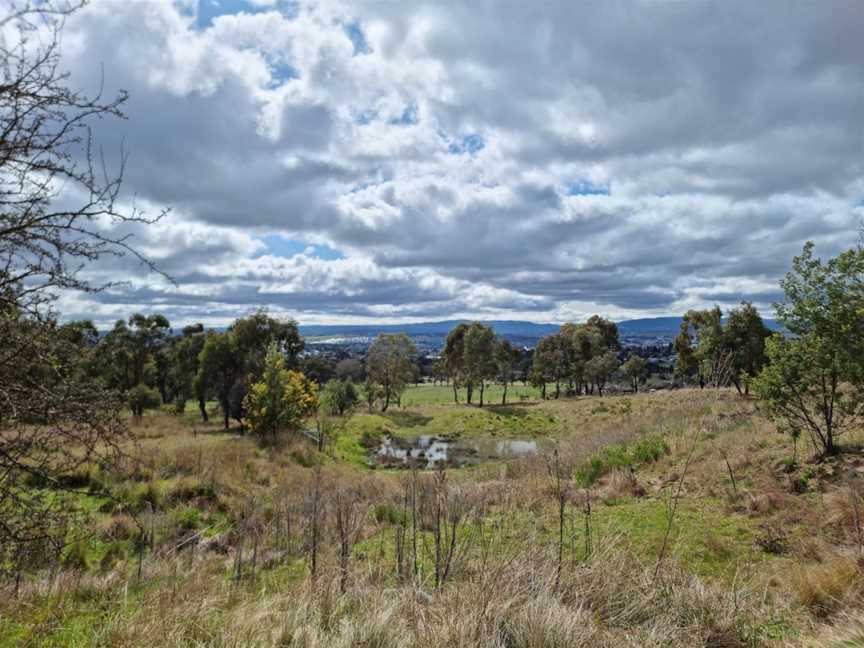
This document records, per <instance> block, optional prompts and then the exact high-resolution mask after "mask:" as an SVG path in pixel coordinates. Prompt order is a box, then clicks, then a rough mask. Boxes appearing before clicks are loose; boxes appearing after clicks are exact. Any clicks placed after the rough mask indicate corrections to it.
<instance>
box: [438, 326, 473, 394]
mask: <svg viewBox="0 0 864 648" xmlns="http://www.w3.org/2000/svg"><path fill="white" fill-rule="evenodd" d="M467 330H468V325H467V324H465V323H464V322H460V323H459V324H457V325H456V326H454V327H453V328H452V329H451V330H450V332H449V333H448V334H447V340H446V341H445V342H444V351H443V353H442V357H443V359H444V366H445V367H446V368H447V375H448V376H450V380H451V382H452V383H453V402H454V403H458V402H459V392H458V389H459V387H460V386H462V383H463V382H464V383H465V389H466V392H467V393H466V400H467V401H468V403H470V402H471V392H472V385H471V383H470V382H467V380H466V377H465V333H466V331H467Z"/></svg>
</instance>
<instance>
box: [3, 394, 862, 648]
mask: <svg viewBox="0 0 864 648" xmlns="http://www.w3.org/2000/svg"><path fill="white" fill-rule="evenodd" d="M409 396H410V397H411V398H412V399H414V400H409V398H408V397H409ZM451 397H452V391H450V390H449V388H447V387H446V386H445V387H433V386H421V387H416V388H412V389H410V390H409V391H408V392H407V393H406V398H405V399H403V405H404V407H395V406H394V407H393V408H391V410H390V411H388V412H386V413H381V412H374V413H371V414H370V413H368V412H365V411H359V412H357V413H355V414H354V415H353V416H352V417H351V418H350V420H348V421H345V422H344V424H343V425H341V426H337V428H339V429H340V431H339V432H338V433H337V434H336V435H335V436H334V437H333V439H331V442H330V445H329V447H328V449H327V452H326V453H325V454H324V455H323V456H322V455H318V454H317V453H316V451H315V450H314V448H313V447H312V445H311V444H310V443H309V442H308V441H306V440H305V439H297V440H293V441H292V440H286V442H285V443H284V444H282V445H279V446H278V447H260V446H258V445H257V444H256V443H255V441H254V439H251V438H249V437H240V436H238V435H236V434H235V433H233V432H229V433H225V432H224V431H222V430H221V426H220V421H219V419H218V416H217V417H214V421H213V422H211V423H209V424H206V425H205V424H202V423H201V422H200V420H199V419H198V418H197V408H195V409H194V410H193V409H192V407H191V404H190V408H188V409H187V412H185V413H184V414H183V415H182V416H174V415H171V414H167V413H164V412H153V413H150V414H148V415H147V416H146V417H145V420H144V421H143V422H142V424H141V425H140V426H138V427H136V428H135V429H136V432H137V434H138V437H139V442H138V446H137V447H136V448H134V449H132V448H130V451H134V453H135V455H136V458H137V462H136V466H135V470H134V472H133V474H127V475H122V476H121V475H117V474H111V473H107V472H103V471H96V470H88V471H82V473H81V474H80V475H76V476H75V477H74V481H75V483H76V485H77V486H78V487H80V488H81V489H82V490H83V493H80V494H76V495H75V501H76V506H78V507H79V508H80V510H81V511H82V515H83V516H84V518H83V519H82V521H81V522H80V526H79V527H78V529H77V531H80V535H79V536H78V537H77V538H73V537H72V536H70V540H77V541H76V542H70V544H69V545H68V546H67V548H66V549H65V550H64V554H63V556H62V560H61V561H60V562H59V563H55V562H53V559H50V558H46V559H45V560H44V561H43V562H42V563H41V564H40V562H39V561H38V560H37V561H35V562H34V564H35V568H34V569H32V570H31V571H29V572H26V573H24V574H23V579H22V580H21V582H20V584H19V586H18V590H19V591H18V593H17V595H16V594H15V586H14V580H10V579H9V578H7V579H4V580H2V581H0V593H2V594H3V596H0V619H2V622H0V646H3V647H5V646H17V645H32V646H60V645H63V646H90V645H100V646H138V645H154V644H160V645H188V646H193V645H194V646H237V645H250V646H284V645H292V646H293V645H300V646H328V647H329V646H335V647H337V648H338V647H340V646H346V647H347V646H357V645H365V646H394V647H395V646H416V647H418V648H425V647H426V646H430V647H431V646H453V645H458V646H477V647H480V646H484V647H485V646H514V647H515V646H538V647H539V646H595V645H596V646H658V647H659V646H671V647H672V648H679V647H680V648H684V647H685V646H688V647H689V646H712V647H717V646H740V645H744V646H786V645H799V646H809V645H813V646H833V645H836V646H841V645H855V644H854V643H849V642H851V641H854V640H855V637H856V636H860V624H858V622H857V621H855V619H856V618H860V614H861V612H862V611H864V593H862V589H864V588H862V586H861V582H862V575H864V574H862V566H861V564H860V563H859V562H858V560H857V558H856V551H857V548H856V544H855V542H856V540H855V537H856V536H855V529H854V526H853V525H854V519H855V518H854V515H853V513H854V510H855V508H854V502H852V501H851V500H849V497H851V495H850V494H849V490H848V488H846V487H845V486H844V482H843V479H844V478H845V477H844V476H845V475H847V474H848V473H849V471H854V470H858V469H859V468H861V465H860V462H859V463H856V461H857V455H854V454H848V455H846V456H844V457H840V458H837V459H836V460H832V461H834V462H835V463H834V464H832V465H824V464H823V465H807V464H805V465H802V466H797V467H795V466H790V465H789V464H788V462H784V459H786V458H787V457H788V455H789V451H790V444H789V441H788V439H787V438H785V437H783V436H781V435H779V434H777V432H776V431H775V430H774V429H773V427H772V426H771V425H769V424H768V423H766V422H765V421H764V420H763V419H761V418H760V417H759V415H758V413H757V412H756V410H755V408H754V404H753V402H752V401H750V400H747V399H742V398H739V397H738V396H737V395H735V394H733V393H732V392H712V391H709V390H706V391H705V392H699V391H695V390H692V391H685V392H663V393H659V392H658V393H646V394H640V395H638V396H610V397H603V398H596V397H595V398H592V397H580V398H576V399H561V400H558V401H554V400H552V401H543V402H541V401H538V400H525V401H523V400H517V401H516V402H514V404H512V405H509V406H507V407H501V406H489V407H484V408H482V409H481V408H479V407H476V406H467V405H464V404H460V405H454V404H451V403H449V399H450V398H451ZM409 402H411V403H414V404H412V405H410V406H409V405H408V403H409ZM383 434H389V435H393V436H404V437H409V436H419V435H424V434H431V435H460V436H477V437H487V436H488V437H499V438H542V439H545V440H547V442H548V443H549V445H550V447H554V448H556V449H557V450H558V453H559V460H560V461H561V462H562V464H563V465H565V466H566V467H567V474H572V475H574V479H572V480H569V481H568V487H569V488H568V493H567V498H566V508H565V529H564V531H565V533H564V541H565V544H564V547H563V551H562V554H563V569H562V572H561V573H560V575H559V574H557V570H556V562H557V548H558V511H557V505H556V500H555V496H554V488H553V487H554V484H553V480H552V479H551V477H550V463H549V456H547V455H545V454H544V455H542V456H533V457H531V456H529V457H524V458H521V459H516V460H511V461H507V462H502V461H497V462H491V463H487V464H481V465H478V466H475V467H473V468H471V469H462V470H449V471H448V472H447V473H446V477H444V480H443V482H442V481H436V479H435V477H434V475H432V474H430V473H420V474H418V475H417V476H416V482H415V481H414V478H413V477H412V475H411V474H410V473H408V472H405V471H397V470H388V471H380V470H376V471H372V470H369V469H368V467H367V466H366V448H365V445H364V444H368V443H369V442H370V441H374V439H376V438H377V437H379V436H381V435H383ZM694 443H695V445H694ZM544 447H545V446H544ZM721 451H722V452H721ZM687 457H690V461H689V464H688V470H687V475H686V479H684V481H683V483H681V475H682V472H683V466H684V463H685V461H686V459H687ZM724 457H725V458H724ZM726 460H728V466H727V462H726ZM730 471H731V473H732V475H734V478H735V486H734V487H733V485H732V481H731V480H730ZM439 480H440V478H439ZM316 482H317V483H318V484H319V489H320V492H321V500H320V502H319V504H318V511H319V513H318V516H319V517H318V524H317V533H318V539H319V543H320V544H319V553H318V573H317V575H316V577H315V578H312V577H311V575H310V571H311V562H310V547H311V539H312V529H313V528H315V523H314V518H313V515H312V511H313V510H315V509H314V507H313V504H314V499H313V493H314V492H315V488H316V487H315V484H316ZM801 484H803V485H804V487H803V489H802V487H801ZM679 486H680V501H679V502H678V506H677V509H676V513H675V517H674V520H673V521H672V523H671V526H670V511H671V508H672V507H671V504H672V498H673V493H675V492H677V491H678V489H679ZM793 486H794V488H793ZM31 487H35V488H44V487H45V485H33V486H31ZM88 488H89V489H90V491H91V492H90V493H88V492H87V490H88ZM104 489H108V490H109V491H110V495H111V497H105V496H104V495H103V494H101V491H102V490H104ZM586 494H587V496H588V498H589V499H590V502H591V516H590V530H591V552H590V553H587V552H586V537H585V519H586V518H585V510H586V509H585V500H586ZM412 499H414V500H415V501H416V504H417V508H416V516H415V517H414V519H416V525H417V529H418V534H417V542H418V563H419V574H418V578H417V580H416V581H413V580H412V578H411V577H410V570H409V575H408V577H407V578H406V577H405V576H404V574H403V575H402V577H400V576H399V575H398V574H397V573H396V569H395V566H396V542H395V540H396V537H397V533H399V529H400V525H401V528H402V530H403V531H404V532H405V533H409V536H407V538H410V529H411V528H412V526H413V521H412V516H411V514H410V513H411V507H410V502H411V500H412ZM340 502H341V504H340ZM345 502H349V505H350V506H352V507H354V508H353V509H352V510H353V511H354V512H355V514H356V518H355V519H356V521H357V523H356V528H355V529H354V532H353V533H354V536H353V537H352V539H351V541H350V543H349V545H350V551H351V558H350V561H349V576H350V578H349V585H348V591H347V592H346V593H345V594H344V595H343V594H340V593H339V588H338V583H339V560H338V548H339V534H338V517H337V514H336V513H337V510H339V506H345ZM862 504H864V503H862ZM438 510H440V511H441V519H442V520H444V521H445V522H446V523H447V524H454V525H455V527H454V528H455V538H456V542H455V553H454V558H453V562H452V569H451V572H450V575H449V578H448V580H447V582H446V583H445V584H444V586H443V587H441V588H440V589H439V590H435V588H434V577H433V575H434V566H435V543H434V529H435V519H436V518H435V515H436V513H435V512H436V511H438ZM136 518H137V521H136ZM139 525H140V526H139ZM141 527H143V528H144V529H145V530H146V531H147V533H148V534H150V533H152V535H153V537H152V543H153V550H152V551H151V550H150V548H149V546H148V548H147V549H146V551H145V553H144V555H143V563H142V576H143V577H142V580H141V581H140V582H139V581H138V578H137V558H138V554H137V551H136V549H135V547H136V545H135V542H136V538H138V537H139V534H140V528H141ZM448 529H449V527H448ZM667 529H668V530H669V547H668V553H667V556H666V559H665V561H664V563H663V568H662V570H661V573H660V576H659V578H658V579H657V580H655V579H654V577H653V571H654V565H655V562H656V559H657V556H658V553H659V551H660V547H661V545H662V544H663V540H664V537H665V535H666V532H667ZM447 533H449V534H451V535H452V534H453V533H454V532H453V531H452V529H450V530H448V532H447ZM449 537H450V535H446V534H445V538H449ZM150 540H151V538H149V537H148V545H149V541H150ZM406 542H407V540H406ZM445 544H446V543H445ZM406 547H410V543H408V544H406ZM253 556H254V565H253ZM409 556H410V549H409ZM238 561H239V562H240V563H241V565H242V574H243V576H242V579H241V580H240V581H237V580H236V579H235V578H234V575H235V574H236V566H237V563H238ZM556 583H557V584H556ZM724 642H725V643H724ZM736 642H737V643H736ZM844 642H845V643H844Z"/></svg>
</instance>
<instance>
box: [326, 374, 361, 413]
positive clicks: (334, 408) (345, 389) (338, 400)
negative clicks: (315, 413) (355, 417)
mask: <svg viewBox="0 0 864 648" xmlns="http://www.w3.org/2000/svg"><path fill="white" fill-rule="evenodd" d="M358 399H359V396H358V395H357V388H356V387H354V383H353V382H351V381H350V380H331V381H329V382H328V383H327V384H326V385H324V389H322V390H321V397H320V401H321V407H322V408H324V410H325V411H326V413H327V414H330V415H333V416H343V415H344V414H345V413H346V412H349V411H350V410H351V409H352V408H353V407H354V406H355V405H356V404H357V401H358Z"/></svg>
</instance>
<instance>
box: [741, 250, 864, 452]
mask: <svg viewBox="0 0 864 648" xmlns="http://www.w3.org/2000/svg"><path fill="white" fill-rule="evenodd" d="M862 276H864V250H862V249H861V248H855V249H852V250H848V251H846V252H844V253H842V254H840V255H839V256H838V257H836V258H833V259H830V260H829V261H827V262H822V261H821V260H819V259H817V258H814V256H813V245H812V243H807V245H805V246H804V250H803V252H802V253H801V255H800V256H797V257H795V259H793V261H792V270H791V271H790V272H789V274H787V275H786V277H785V279H783V281H781V284H780V285H781V287H782V288H783V291H784V295H785V296H784V301H782V302H780V303H779V304H776V309H777V318H778V319H779V320H780V322H781V323H782V324H783V325H784V326H785V327H786V329H787V330H788V331H789V332H791V333H792V334H793V335H794V337H793V338H791V339H784V338H783V337H782V336H780V335H775V336H773V337H772V338H771V339H769V340H768V342H767V344H766V354H767V357H768V361H769V364H768V366H767V367H765V368H764V369H763V370H762V372H761V373H760V374H759V376H758V377H757V379H756V380H755V381H754V387H755V389H756V391H757V393H758V394H759V396H760V398H761V399H762V407H763V410H764V411H765V413H766V414H767V415H768V416H769V417H770V418H772V419H773V420H775V421H777V422H778V423H779V424H780V426H781V428H783V429H785V430H786V431H788V432H790V433H792V434H800V433H801V431H802V430H803V431H806V432H807V433H808V434H809V436H810V440H811V441H812V443H813V445H814V448H815V449H816V451H817V453H818V454H820V455H825V454H831V453H833V452H835V451H837V449H838V448H837V445H836V439H837V437H838V436H840V435H841V434H842V433H844V432H845V431H847V430H848V429H849V428H851V427H853V426H854V425H856V424H857V422H858V421H859V420H860V415H861V410H862V406H864V393H862V388H864V282H862Z"/></svg>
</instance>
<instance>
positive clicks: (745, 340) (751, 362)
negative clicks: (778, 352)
mask: <svg viewBox="0 0 864 648" xmlns="http://www.w3.org/2000/svg"><path fill="white" fill-rule="evenodd" d="M770 336H771V331H770V330H769V329H768V327H767V326H765V323H764V322H763V321H762V317H761V316H760V315H759V311H757V310H756V309H755V308H754V307H753V304H751V303H750V302H746V301H745V302H741V306H739V307H738V308H734V309H732V310H731V311H729V316H728V317H727V319H726V324H725V326H724V327H723V342H722V345H723V348H724V352H725V354H726V355H727V357H729V358H730V362H729V378H730V380H731V381H732V383H733V384H734V385H735V388H736V389H737V390H738V393H739V394H741V393H743V394H745V395H746V394H749V393H750V381H751V379H752V378H753V376H755V375H757V374H758V373H759V372H760V371H761V370H762V367H763V366H765V362H766V360H767V358H766V356H765V340H766V339H767V338H768V337H770ZM742 386H743V389H742Z"/></svg>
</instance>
